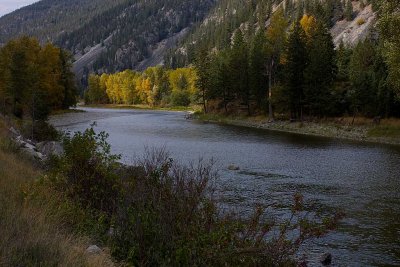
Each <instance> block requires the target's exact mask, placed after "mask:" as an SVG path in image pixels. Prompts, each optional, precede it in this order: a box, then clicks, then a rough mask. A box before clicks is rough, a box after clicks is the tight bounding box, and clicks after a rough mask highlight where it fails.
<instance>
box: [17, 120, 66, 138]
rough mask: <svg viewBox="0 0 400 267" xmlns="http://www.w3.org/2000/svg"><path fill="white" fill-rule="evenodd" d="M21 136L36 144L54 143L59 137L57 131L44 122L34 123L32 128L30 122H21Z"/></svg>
mask: <svg viewBox="0 0 400 267" xmlns="http://www.w3.org/2000/svg"><path fill="white" fill-rule="evenodd" d="M21 134H22V135H23V136H25V137H29V138H32V139H33V140H36V141H38V142H42V141H54V140H58V139H59V138H60V137H61V136H60V133H59V132H58V131H57V129H56V128H54V126H52V125H51V124H49V123H48V122H46V121H36V122H35V124H34V127H33V128H32V122H31V121H23V125H22V127H21Z"/></svg>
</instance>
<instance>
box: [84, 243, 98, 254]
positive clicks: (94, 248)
mask: <svg viewBox="0 0 400 267" xmlns="http://www.w3.org/2000/svg"><path fill="white" fill-rule="evenodd" d="M86 252H87V253H89V254H100V253H101V252H102V250H101V248H99V247H98V246H96V245H91V246H89V247H88V248H87V249H86Z"/></svg>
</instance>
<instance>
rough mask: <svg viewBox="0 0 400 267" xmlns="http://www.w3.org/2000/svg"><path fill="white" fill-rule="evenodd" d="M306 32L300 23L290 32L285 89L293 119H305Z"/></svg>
mask: <svg viewBox="0 0 400 267" xmlns="http://www.w3.org/2000/svg"><path fill="white" fill-rule="evenodd" d="M305 39H306V37H305V33H304V30H303V29H302V27H301V26H300V23H298V22H296V23H294V25H293V26H292V29H291V32H290V34H289V39H288V45H287V51H286V64H285V66H284V74H285V90H286V96H287V98H288V99H287V101H288V104H289V109H290V111H291V118H292V119H298V118H300V119H301V120H302V119H303V103H304V69H305V68H306V66H307V51H306V42H305Z"/></svg>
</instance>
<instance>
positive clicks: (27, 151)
mask: <svg viewBox="0 0 400 267" xmlns="http://www.w3.org/2000/svg"><path fill="white" fill-rule="evenodd" d="M21 152H22V153H23V154H25V155H26V156H28V157H29V158H30V159H32V160H44V159H45V156H44V155H43V154H42V153H40V152H37V151H35V150H33V149H31V148H27V147H23V148H21Z"/></svg>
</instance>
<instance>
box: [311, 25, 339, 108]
mask: <svg viewBox="0 0 400 267" xmlns="http://www.w3.org/2000/svg"><path fill="white" fill-rule="evenodd" d="M307 51H308V64H307V67H306V69H305V70H304V79H305V81H304V83H305V90H304V96H305V99H304V100H305V102H306V103H307V105H308V107H309V111H310V114H312V115H319V116H321V115H326V114H327V111H328V110H327V109H328V107H329V106H330V104H331V86H332V84H333V81H334V79H335V75H336V64H335V50H334V44H333V40H332V36H331V34H330V33H329V31H328V29H327V28H326V27H325V26H324V24H322V23H321V22H319V23H317V26H316V29H314V30H313V31H312V34H311V41H310V42H309V43H308V46H307Z"/></svg>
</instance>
